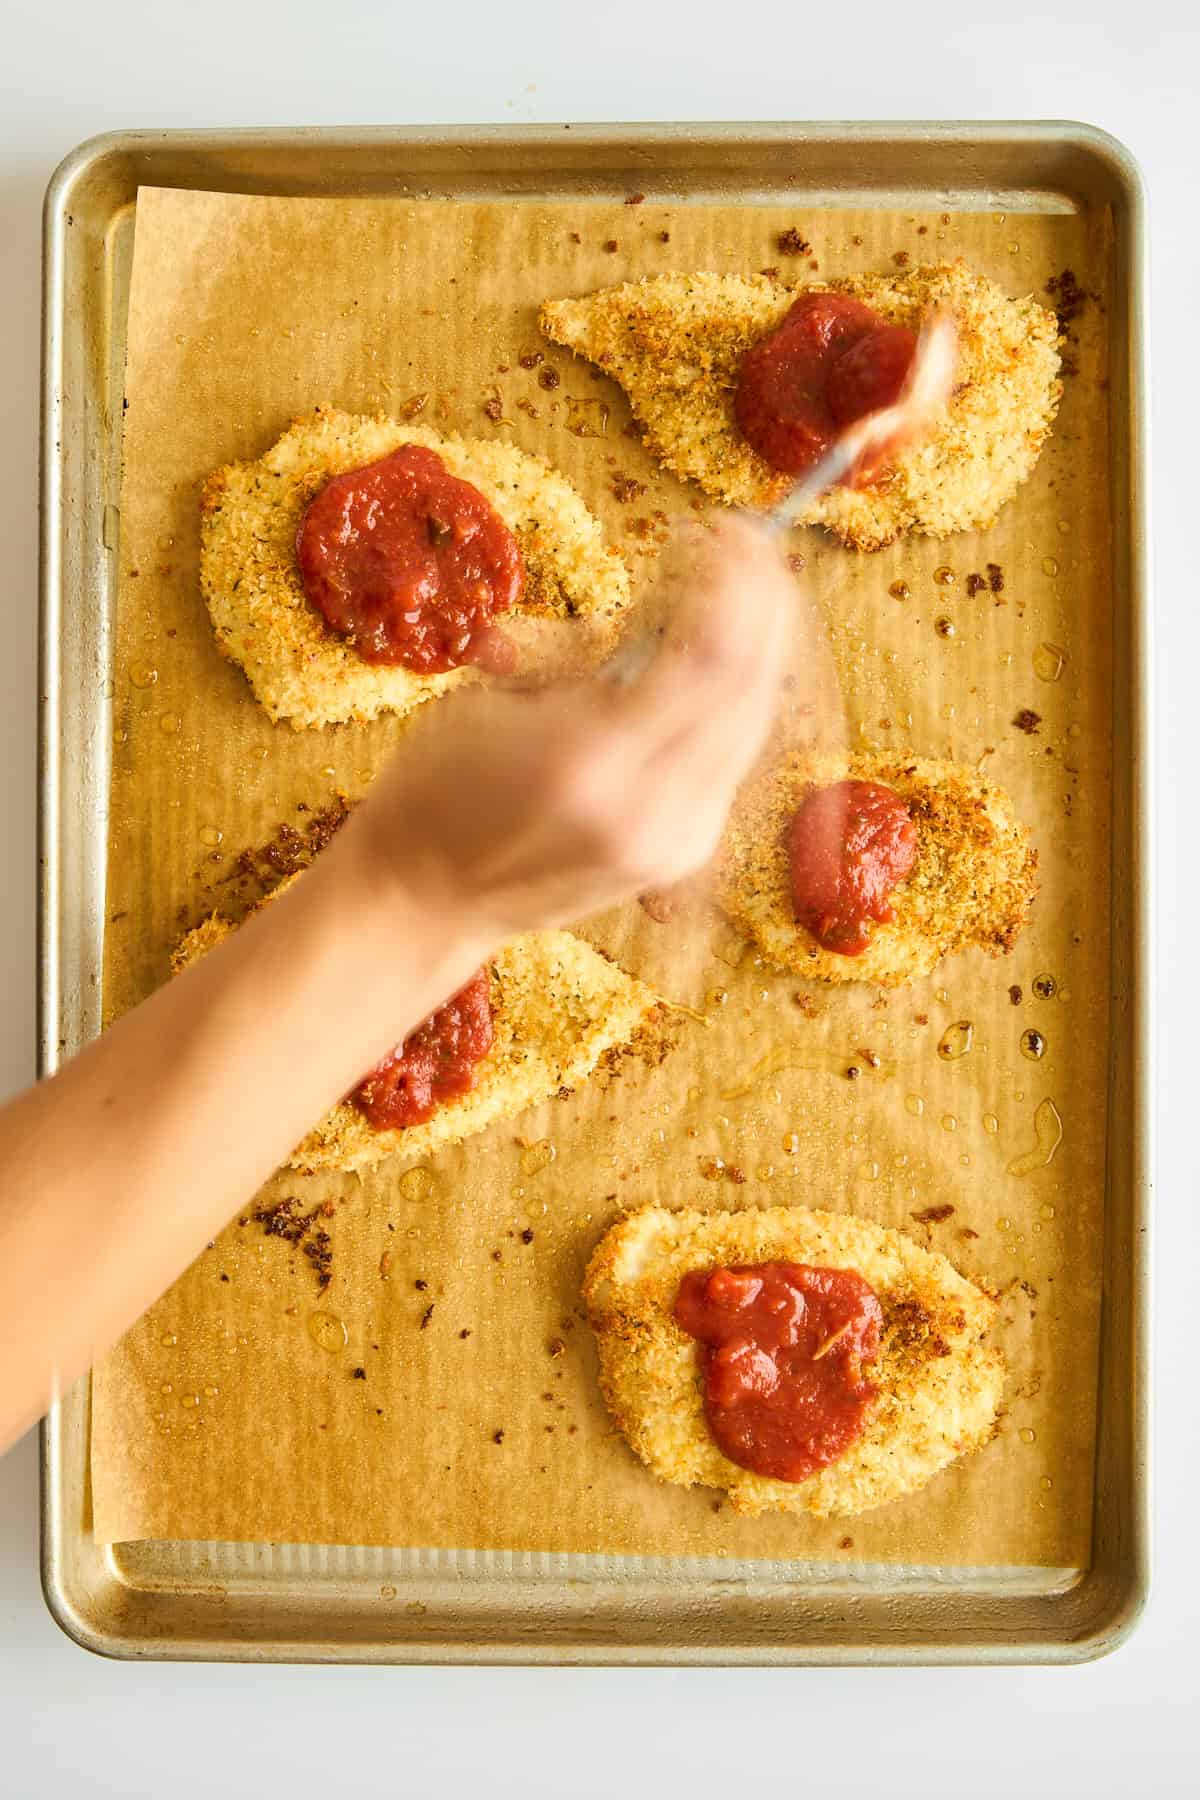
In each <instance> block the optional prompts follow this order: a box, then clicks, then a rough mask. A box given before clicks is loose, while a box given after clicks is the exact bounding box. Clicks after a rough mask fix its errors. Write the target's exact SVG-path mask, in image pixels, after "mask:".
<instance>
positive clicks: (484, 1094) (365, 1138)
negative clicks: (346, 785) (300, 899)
mask: <svg viewBox="0 0 1200 1800" xmlns="http://www.w3.org/2000/svg"><path fill="white" fill-rule="evenodd" d="M291 879H292V880H298V879H299V877H298V876H293V877H292V878H291ZM289 885H290V882H284V883H283V884H282V885H281V886H280V887H279V888H277V889H276V890H275V895H277V894H281V893H282V892H283V891H284V889H285V888H286V887H288V886H289ZM275 895H272V896H270V898H272V899H273V898H274V897H275ZM236 929H237V927H236V926H234V925H232V924H231V923H230V921H229V920H228V919H225V918H223V917H222V916H221V915H220V914H219V913H214V914H212V915H211V917H209V918H207V919H205V920H204V921H203V923H202V924H200V925H197V926H196V927H195V929H194V930H193V931H189V932H188V934H187V936H186V937H185V938H183V940H182V941H181V942H180V943H179V944H178V945H177V947H176V949H175V951H174V952H173V954H172V957H171V969H172V973H174V974H178V973H179V971H180V970H182V969H185V968H187V966H188V965H189V964H190V963H193V962H195V961H196V960H197V958H198V957H201V956H203V955H205V954H206V953H207V952H208V951H209V950H212V949H215V947H216V946H217V945H218V944H219V943H221V942H222V940H223V939H224V938H226V937H228V936H229V935H230V933H231V932H232V931H234V930H236ZM488 969H489V974H490V977H491V989H492V1007H493V1025H494V1029H495V1037H494V1041H493V1043H492V1048H491V1049H490V1050H489V1051H488V1054H487V1056H486V1057H485V1058H484V1059H483V1061H482V1062H481V1063H480V1064H479V1065H478V1069H477V1081H476V1085H475V1086H474V1087H473V1088H472V1089H471V1090H470V1092H469V1093H466V1094H461V1095H458V1096H457V1097H456V1098H454V1099H451V1100H447V1101H445V1102H444V1103H443V1104H442V1105H440V1106H439V1107H438V1109H437V1111H436V1112H435V1113H434V1114H433V1116H432V1117H431V1118H429V1119H427V1120H426V1121H425V1123H424V1124H423V1125H410V1126H407V1127H405V1128H404V1129H403V1130H399V1131H376V1130H375V1128H374V1127H373V1126H372V1125H371V1124H369V1122H368V1121H367V1119H366V1118H365V1117H364V1115H363V1114H362V1113H361V1112H359V1110H358V1108H357V1107H356V1106H352V1105H350V1104H349V1103H348V1102H347V1101H344V1100H343V1101H340V1102H339V1103H338V1105H337V1106H335V1107H334V1108H333V1109H332V1110H331V1111H330V1112H328V1113H327V1114H326V1115H325V1117H324V1118H323V1119H322V1120H321V1122H320V1124H319V1125H317V1126H316V1127H315V1128H314V1129H313V1130H312V1131H310V1132H309V1134H308V1136H307V1137H306V1138H304V1139H303V1141H302V1142H301V1143H299V1144H298V1145H297V1146H296V1148H295V1150H293V1152H292V1154H291V1156H290V1157H289V1158H288V1167H289V1168H293V1169H299V1170H302V1171H303V1172H304V1173H305V1174H312V1173H314V1172H315V1171H317V1170H319V1169H343V1170H347V1171H355V1170H360V1169H369V1168H371V1167H373V1165H374V1164H376V1163H379V1162H382V1161H383V1160H384V1159H385V1158H386V1157H389V1156H403V1157H405V1158H412V1157H418V1156H429V1155H431V1154H432V1152H433V1151H435V1150H440V1149H443V1148H445V1147H446V1146H448V1145H450V1144H457V1143H461V1141H462V1140H463V1138H467V1137H471V1136H473V1135H474V1134H475V1133H476V1132H477V1131H482V1130H484V1128H485V1127H486V1126H488V1125H493V1124H495V1122H496V1121H497V1120H498V1119H510V1118H515V1117H516V1115H517V1114H518V1113H521V1112H523V1111H524V1110H525V1108H526V1107H529V1106H535V1105H537V1103H538V1102H539V1101H541V1100H547V1099H549V1098H550V1097H551V1096H552V1095H554V1094H557V1093H559V1092H561V1091H562V1090H565V1089H569V1088H572V1087H575V1086H577V1085H578V1084H579V1083H580V1082H581V1081H584V1080H585V1079H586V1078H587V1077H588V1076H589V1075H590V1074H591V1073H592V1072H593V1070H594V1069H595V1068H596V1066H597V1064H598V1063H600V1061H601V1060H602V1059H603V1058H605V1057H606V1056H607V1055H608V1054H609V1053H611V1052H613V1051H616V1050H620V1049H623V1048H625V1047H627V1046H629V1045H630V1044H632V1043H634V1042H635V1040H637V1039H639V1038H640V1037H642V1036H643V1035H645V1034H649V1033H651V1032H653V1031H654V1030H655V1029H656V1022H657V1019H658V1016H659V1006H660V1002H659V999H658V996H657V995H656V994H654V993H653V992H652V991H651V990H650V989H649V988H648V987H646V986H645V985H644V984H643V983H642V982H640V981H637V980H635V979H634V977H633V976H631V975H627V974H626V973H625V971H624V970H623V969H620V968H618V967H617V965H616V964H615V963H611V962H609V961H608V960H607V958H606V957H603V956H601V955H600V954H599V952H598V951H595V950H593V949H592V947H591V946H590V944H585V943H584V942H583V940H582V939H581V938H577V937H575V936H574V935H573V934H572V933H571V932H569V931H530V932H526V933H525V934H524V935H523V936H521V937H517V938H514V939H513V940H512V942H511V943H509V944H506V945H505V946H504V948H503V949H502V950H500V951H499V952H498V953H497V954H496V955H495V956H494V957H493V958H492V960H491V962H490V963H489V965H488Z"/></svg>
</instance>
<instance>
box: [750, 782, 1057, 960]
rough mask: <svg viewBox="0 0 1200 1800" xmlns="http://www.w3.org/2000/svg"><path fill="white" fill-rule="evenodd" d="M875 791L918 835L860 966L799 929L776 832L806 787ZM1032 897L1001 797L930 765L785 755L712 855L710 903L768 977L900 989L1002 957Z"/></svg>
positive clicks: (1022, 832) (1016, 824)
mask: <svg viewBox="0 0 1200 1800" xmlns="http://www.w3.org/2000/svg"><path fill="white" fill-rule="evenodd" d="M848 779H850V780H859V781H878V782H882V783H883V785H884V786H885V787H890V788H892V789H894V790H895V792H896V793H897V794H899V795H900V797H901V799H902V800H904V801H905V802H906V804H907V805H908V808H909V812H910V813H911V815H912V818H913V820H914V821H915V823H916V827H917V855H916V861H915V863H914V865H913V868H912V870H911V872H910V873H909V874H908V875H907V876H906V877H905V878H904V880H903V881H901V882H900V883H899V884H898V885H897V887H896V888H895V889H894V890H893V892H892V894H891V897H890V903H891V906H892V909H893V912H894V914H895V917H894V918H893V919H892V920H891V921H890V922H889V923H887V924H877V923H872V924H870V925H869V926H868V930H869V932H870V939H871V941H870V943H869V944H868V945H867V948H866V949H865V950H864V951H863V953H862V955H861V956H841V955H838V954H837V952H835V951H832V950H825V949H823V948H822V946H821V945H820V944H818V943H817V941H816V939H815V938H814V937H813V936H812V935H811V934H810V933H809V932H808V931H806V930H805V928H804V926H803V925H801V924H799V923H798V922H797V919H796V916H795V912H794V910H793V906H792V898H791V885H790V879H789V869H788V857H787V849H786V845H785V833H786V830H787V827H788V824H789V823H790V821H791V819H792V818H793V816H794V815H795V813H796V811H797V809H798V808H799V806H800V804H801V802H802V801H803V800H804V798H805V796H806V795H807V794H808V793H809V792H810V791H811V790H812V789H813V788H815V787H824V786H826V785H827V784H829V783H831V782H835V781H844V780H848ZM1036 892H1037V851H1036V850H1034V849H1033V847H1032V845H1031V843H1030V837H1029V831H1028V829H1027V828H1026V827H1025V826H1024V825H1022V824H1021V823H1020V821H1019V820H1018V819H1017V817H1016V814H1015V813H1014V811H1013V805H1012V801H1011V800H1010V799H1009V797H1008V795H1007V794H1006V793H1004V791H1003V789H1001V788H998V787H997V786H996V784H995V783H994V782H991V781H988V780H986V779H985V778H984V777H983V776H982V775H981V774H979V772H978V770H976V769H972V768H966V767H964V766H963V765H962V764H960V763H953V762H935V761H933V760H931V759H929V758H924V757H913V756H890V755H881V754H876V753H873V752H863V753H861V754H859V755H854V756H847V755H830V754H824V755H815V754H811V753H808V752H804V751H795V752H792V753H791V754H790V755H788V756H785V757H784V758H783V759H782V760H781V761H779V762H777V763H775V764H774V765H773V766H772V767H771V768H769V769H768V770H767V771H766V773H765V774H763V775H760V776H759V777H758V778H757V779H756V780H754V781H753V782H751V784H750V785H749V786H748V787H747V788H746V789H744V790H743V792H742V794H741V796H740V797H739V799H738V801H737V803H736V805H735V806H734V809H733V812H732V814H731V816H730V821H729V825H728V828H727V831H726V837H725V842H724V845H723V847H722V852H721V861H720V869H719V874H718V887H717V893H718V898H719V900H720V903H721V905H722V907H723V908H724V910H725V911H726V913H727V914H728V915H729V917H730V919H732V921H733V923H734V924H735V925H736V926H737V927H738V929H739V930H741V931H744V932H745V933H746V935H747V937H749V938H751V939H753V941H754V942H755V943H756V944H757V945H758V946H759V948H760V949H761V950H762V952H763V954H764V955H765V956H766V957H767V959H768V960H769V961H770V962H772V963H773V964H774V965H775V967H776V968H780V969H787V970H789V971H791V972H792V973H794V974H797V975H807V976H810V977H811V978H812V979H813V980H816V981H875V982H879V983H880V984H881V985H882V986H884V987H900V986H902V985H903V984H904V983H906V982H910V981H915V980H917V979H918V978H919V977H920V976H922V975H928V974H929V973H930V971H931V970H932V969H934V968H935V967H936V966H937V964H938V963H939V962H940V961H941V959H942V957H944V956H949V955H950V954H951V953H952V952H954V951H957V950H964V949H967V948H968V947H971V946H975V947H978V948H980V949H983V950H986V951H988V952H990V954H992V955H993V956H995V955H998V954H1000V953H1001V952H1002V951H1007V950H1011V949H1012V947H1013V944H1014V943H1015V942H1016V939H1017V936H1018V934H1019V933H1020V931H1021V928H1022V927H1023V925H1024V923H1025V920H1026V918H1027V916H1028V913H1029V908H1030V906H1031V905H1032V903H1033V899H1034V895H1035V894H1036Z"/></svg>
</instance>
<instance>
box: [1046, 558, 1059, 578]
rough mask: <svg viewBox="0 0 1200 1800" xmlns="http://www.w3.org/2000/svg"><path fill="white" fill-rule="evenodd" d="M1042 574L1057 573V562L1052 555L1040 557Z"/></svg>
mask: <svg viewBox="0 0 1200 1800" xmlns="http://www.w3.org/2000/svg"><path fill="white" fill-rule="evenodd" d="M1042 574H1043V575H1057V574H1058V563H1057V561H1056V559H1055V558H1054V557H1053V556H1043V558H1042Z"/></svg>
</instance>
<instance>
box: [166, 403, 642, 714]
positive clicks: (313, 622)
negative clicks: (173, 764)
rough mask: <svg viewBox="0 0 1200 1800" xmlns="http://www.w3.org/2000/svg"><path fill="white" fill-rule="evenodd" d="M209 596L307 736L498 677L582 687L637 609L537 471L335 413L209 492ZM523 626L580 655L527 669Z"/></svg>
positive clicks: (223, 644) (215, 620) (500, 449)
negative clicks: (545, 624)
mask: <svg viewBox="0 0 1200 1800" xmlns="http://www.w3.org/2000/svg"><path fill="white" fill-rule="evenodd" d="M200 584H201V588H202V590H203V593H204V598H205V601H206V603H207V606H208V611H209V615H210V617H211V619H212V624H213V631H214V633H215V635H216V641H217V648H218V649H219V650H220V651H221V653H222V655H224V656H227V657H229V658H230V660H231V661H233V662H235V663H237V664H238V665H239V667H240V668H241V669H243V670H244V672H245V674H246V678H247V680H248V681H249V683H250V686H251V687H252V689H253V690H254V695H255V698H256V699H257V700H258V701H259V702H260V703H261V705H262V706H264V707H265V708H266V710H267V712H268V713H269V714H270V716H271V718H272V719H277V720H278V719H287V720H289V721H290V723H291V724H292V725H294V726H295V727H297V729H299V728H301V727H304V726H311V725H317V726H320V725H331V724H337V723H340V722H343V721H346V720H351V719H353V720H362V719H373V718H375V717H376V716H377V715H378V714H379V713H384V712H393V713H406V712H409V711H410V710H411V709H412V708H413V707H415V706H419V705H421V704H422V703H423V702H424V701H426V700H430V699H432V698H434V697H435V696H436V695H438V694H441V693H445V692H446V691H447V690H448V689H451V688H454V687H459V686H461V685H463V684H464V683H466V682H475V681H479V680H481V679H483V678H484V677H485V675H486V674H487V673H489V672H491V673H504V674H507V673H512V672H514V670H516V669H517V668H518V667H519V669H520V671H521V673H523V674H527V675H535V676H536V675H553V674H561V673H579V672H580V671H581V670H582V669H583V668H587V667H590V666H592V665H594V664H595V663H596V662H598V661H600V660H602V658H603V657H604V656H605V655H606V654H607V653H608V652H609V651H610V650H611V648H612V646H613V644H614V643H615V641H616V637H617V635H618V631H619V628H620V625H621V622H622V619H623V615H624V614H625V611H626V609H627V608H628V606H629V600H630V588H629V571H628V569H627V568H626V565H625V563H624V561H623V559H622V557H621V555H620V553H619V552H618V551H617V550H615V549H613V548H612V547H610V546H609V545H608V544H606V542H605V538H604V533H603V531H602V530H601V527H600V524H599V522H598V521H597V520H596V519H594V518H593V517H592V515H591V513H590V512H589V511H588V509H587V507H586V506H585V505H584V503H583V501H582V500H581V499H580V497H579V495H578V494H577V493H576V491H575V489H574V488H573V487H572V486H571V484H570V483H569V482H568V481H567V480H566V479H565V477H563V476H562V475H559V474H558V473H557V471H556V470H554V469H552V468H550V467H549V465H548V464H547V463H545V462H543V461H542V460H541V458H540V457H537V456H532V455H530V454H529V452H528V451H525V450H518V449H517V448H516V446H515V445H514V444H507V443H504V442H502V441H500V440H498V439H496V440H492V439H489V440H484V439H470V438H459V437H455V436H452V435H450V434H443V433H441V432H437V431H430V430H427V429H425V428H424V427H421V426H418V425H409V424H402V423H400V422H398V421H397V420H395V419H387V418H382V417H379V418H366V417H363V416H361V415H357V414H351V413H343V412H339V411H337V410H336V408H333V407H327V406H320V407H318V408H317V409H316V410H315V412H312V413H310V414H308V415H307V416H306V417H304V418H300V419H297V420H295V422H294V423H293V424H292V425H291V426H290V427H289V429H288V430H287V431H285V432H284V434H283V436H282V437H281V438H280V439H279V440H278V441H277V442H276V443H274V444H273V445H272V446H271V448H270V449H269V450H267V451H265V452H264V453H263V455H262V456H261V457H259V458H258V459H257V460H256V461H254V462H243V463H230V464H229V465H228V466H227V467H225V468H222V469H217V470H216V471H215V472H214V473H213V474H212V475H210V476H209V478H208V481H207V482H206V483H205V486H204V493H203V496H202V499H201V508H200ZM522 618H533V619H544V620H550V621H568V620H569V621H570V633H569V643H568V642H567V639H566V637H565V635H564V634H563V633H562V632H557V633H555V634H554V636H553V639H551V638H549V637H547V638H545V639H544V640H543V641H542V642H541V643H537V642H535V643H534V644H531V645H525V646H523V647H522V650H521V653H520V656H519V657H518V656H517V655H516V653H515V652H514V650H513V646H512V641H511V638H512V634H513V633H514V632H515V630H516V622H518V621H520V620H521V619H522ZM549 646H552V647H549Z"/></svg>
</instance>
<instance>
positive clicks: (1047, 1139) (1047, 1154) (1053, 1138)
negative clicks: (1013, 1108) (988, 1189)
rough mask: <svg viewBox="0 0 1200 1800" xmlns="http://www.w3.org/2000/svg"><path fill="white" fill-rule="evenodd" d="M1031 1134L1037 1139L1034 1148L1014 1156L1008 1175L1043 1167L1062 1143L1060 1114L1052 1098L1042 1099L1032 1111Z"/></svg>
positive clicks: (1024, 1172) (1025, 1173)
mask: <svg viewBox="0 0 1200 1800" xmlns="http://www.w3.org/2000/svg"><path fill="white" fill-rule="evenodd" d="M1033 1134H1034V1136H1035V1137H1036V1139H1037V1145H1036V1148H1034V1149H1033V1150H1026V1152H1025V1154H1024V1155H1023V1156H1014V1158H1013V1160H1012V1161H1011V1162H1010V1163H1009V1165H1008V1172H1009V1174H1010V1175H1032V1173H1033V1171H1034V1170H1035V1169H1044V1168H1045V1167H1046V1165H1047V1164H1048V1163H1049V1162H1050V1160H1051V1158H1052V1157H1053V1155H1054V1152H1055V1151H1056V1150H1057V1149H1058V1146H1059V1145H1060V1144H1061V1143H1062V1137H1063V1122H1062V1116H1061V1114H1060V1113H1059V1110H1058V1108H1057V1106H1055V1104H1054V1102H1053V1100H1043V1101H1042V1103H1041V1105H1040V1106H1039V1107H1038V1109H1037V1111H1036V1112H1035V1113H1034V1115H1033Z"/></svg>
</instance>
